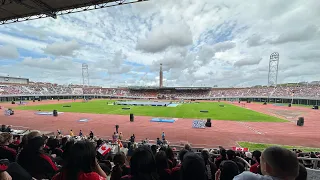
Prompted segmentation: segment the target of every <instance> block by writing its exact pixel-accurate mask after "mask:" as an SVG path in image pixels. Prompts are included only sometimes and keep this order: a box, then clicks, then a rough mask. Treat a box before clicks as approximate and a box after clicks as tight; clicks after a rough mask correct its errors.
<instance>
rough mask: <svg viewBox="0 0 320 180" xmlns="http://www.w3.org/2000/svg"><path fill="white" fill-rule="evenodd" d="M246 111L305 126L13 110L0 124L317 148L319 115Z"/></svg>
mask: <svg viewBox="0 0 320 180" xmlns="http://www.w3.org/2000/svg"><path fill="white" fill-rule="evenodd" d="M62 102H63V101H60V102H58V101H42V102H34V103H33V102H30V103H29V104H32V105H39V104H56V103H62ZM65 102H67V101H65ZM0 105H1V106H5V107H13V106H17V105H11V104H9V103H2V104H0ZM235 105H238V104H235ZM245 108H248V109H252V110H255V111H259V112H262V113H265V114H270V115H276V114H272V113H271V112H270V109H278V110H279V109H280V110H291V111H301V112H303V114H302V116H303V117H304V118H305V125H304V126H302V127H299V126H296V122H295V119H288V120H289V121H290V122H286V123H266V122H235V121H215V120H212V121H211V122H212V125H213V127H211V128H206V129H193V128H191V127H192V120H193V119H178V120H177V121H176V122H175V123H155V122H149V121H150V119H151V117H146V116H135V121H134V122H133V123H131V122H129V116H123V115H105V114H85V113H63V114H62V115H59V116H58V117H53V116H40V115H35V112H34V111H21V110H15V115H14V116H4V113H1V114H0V123H1V124H7V125H8V124H10V125H12V126H19V127H23V128H27V129H37V130H42V131H56V130H57V129H60V130H62V132H63V133H64V134H68V132H69V130H70V129H72V130H73V132H74V133H75V134H77V133H78V132H79V130H80V129H81V130H82V131H83V133H84V134H88V133H89V131H90V130H92V131H93V132H94V133H95V135H98V136H99V137H104V138H110V137H111V135H112V134H113V132H114V131H115V128H114V127H115V124H118V125H119V126H120V128H119V130H120V131H121V132H122V133H123V134H124V137H125V138H129V137H130V136H131V134H133V133H134V134H135V135H136V137H137V139H144V138H149V139H150V140H155V139H156V138H157V137H161V133H162V131H165V133H166V138H167V139H168V140H169V142H172V143H175V144H177V143H179V144H180V143H181V144H183V143H185V142H189V143H191V144H192V145H193V146H197V147H218V146H224V147H232V146H238V144H237V142H238V141H249V142H256V143H272V144H285V145H295V146H306V147H320V131H319V129H320V118H319V117H320V111H317V110H312V109H310V108H304V107H291V108H289V107H283V106H282V107H279V106H273V105H262V104H255V103H251V104H246V107H245ZM82 118H87V119H90V120H89V121H88V122H82V123H81V122H78V120H79V119H82Z"/></svg>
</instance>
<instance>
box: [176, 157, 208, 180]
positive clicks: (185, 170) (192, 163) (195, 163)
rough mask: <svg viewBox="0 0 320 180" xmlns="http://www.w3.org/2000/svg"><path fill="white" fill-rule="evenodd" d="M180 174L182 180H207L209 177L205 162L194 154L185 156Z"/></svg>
mask: <svg viewBox="0 0 320 180" xmlns="http://www.w3.org/2000/svg"><path fill="white" fill-rule="evenodd" d="M180 173H181V180H194V179H197V180H205V179H206V177H207V176H206V167H205V164H204V160H203V159H202V158H201V157H200V156H199V155H197V154H195V153H193V152H188V153H187V154H185V155H184V157H183V163H182V166H181V169H180Z"/></svg>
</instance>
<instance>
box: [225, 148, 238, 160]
mask: <svg viewBox="0 0 320 180" xmlns="http://www.w3.org/2000/svg"><path fill="white" fill-rule="evenodd" d="M227 158H228V160H232V159H234V158H236V152H234V151H233V150H230V149H229V150H227Z"/></svg>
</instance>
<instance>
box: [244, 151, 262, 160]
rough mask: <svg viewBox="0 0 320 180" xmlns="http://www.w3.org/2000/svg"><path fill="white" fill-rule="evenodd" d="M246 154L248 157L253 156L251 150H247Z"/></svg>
mask: <svg viewBox="0 0 320 180" xmlns="http://www.w3.org/2000/svg"><path fill="white" fill-rule="evenodd" d="M245 155H246V157H247V158H252V153H251V152H246V153H245ZM259 159H260V157H259Z"/></svg>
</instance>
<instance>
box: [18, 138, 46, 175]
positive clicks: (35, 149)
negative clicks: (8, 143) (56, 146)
mask: <svg viewBox="0 0 320 180" xmlns="http://www.w3.org/2000/svg"><path fill="white" fill-rule="evenodd" d="M43 146H44V139H43V138H42V137H40V136H38V137H34V138H33V139H30V140H28V144H27V145H25V146H24V147H23V149H22V150H21V152H20V154H19V156H18V161H17V162H18V163H19V164H20V165H21V166H22V167H23V168H24V169H26V170H27V171H28V170H31V169H32V168H34V167H36V164H35V163H36V162H35V159H37V156H39V155H41V154H42V153H43V151H42V147H43Z"/></svg>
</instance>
